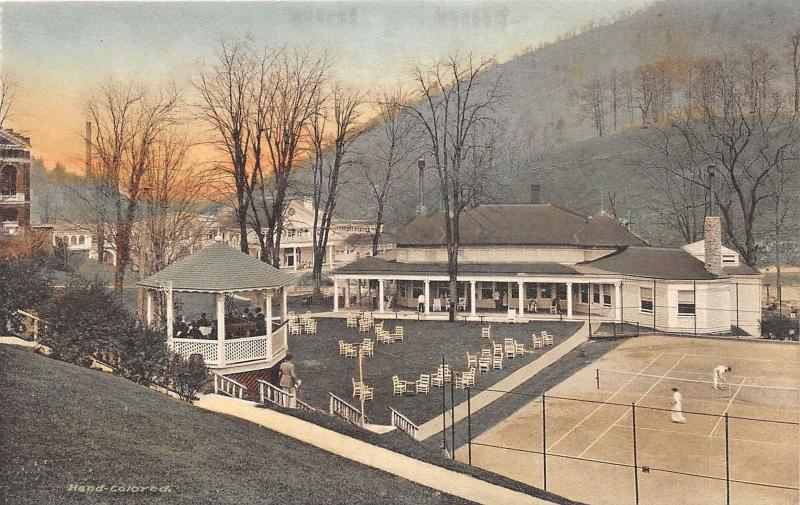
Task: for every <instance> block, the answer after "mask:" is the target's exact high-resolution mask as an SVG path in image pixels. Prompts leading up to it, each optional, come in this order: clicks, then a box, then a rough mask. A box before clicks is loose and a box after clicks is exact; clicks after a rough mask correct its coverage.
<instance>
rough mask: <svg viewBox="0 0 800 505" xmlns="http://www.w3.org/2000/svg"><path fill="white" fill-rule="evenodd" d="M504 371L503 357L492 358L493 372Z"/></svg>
mask: <svg viewBox="0 0 800 505" xmlns="http://www.w3.org/2000/svg"><path fill="white" fill-rule="evenodd" d="M502 369H503V357H502V356H492V370H502Z"/></svg>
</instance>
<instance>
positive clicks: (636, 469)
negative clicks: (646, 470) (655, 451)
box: [631, 403, 639, 505]
mask: <svg viewBox="0 0 800 505" xmlns="http://www.w3.org/2000/svg"><path fill="white" fill-rule="evenodd" d="M631 416H632V421H633V422H632V423H631V427H632V435H633V485H634V488H635V491H636V505H639V457H638V454H637V451H636V404H635V403H631Z"/></svg>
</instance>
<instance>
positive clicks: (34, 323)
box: [17, 310, 47, 341]
mask: <svg viewBox="0 0 800 505" xmlns="http://www.w3.org/2000/svg"><path fill="white" fill-rule="evenodd" d="M17 314H19V315H20V316H22V317H23V318H26V319H27V320H29V321H30V325H28V324H26V325H25V326H26V327H30V332H31V336H32V337H33V340H34V341H38V340H39V327H40V325H42V326H44V327H46V326H47V321H45V320H44V319H42V318H41V317H39V316H37V315H35V314H31V313H30V312H26V311H24V310H17Z"/></svg>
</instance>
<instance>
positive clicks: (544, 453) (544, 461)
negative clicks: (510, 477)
mask: <svg viewBox="0 0 800 505" xmlns="http://www.w3.org/2000/svg"><path fill="white" fill-rule="evenodd" d="M546 405H547V395H546V394H544V393H542V483H543V486H542V487H543V488H544V490H545V491H547V411H546V408H547V407H546Z"/></svg>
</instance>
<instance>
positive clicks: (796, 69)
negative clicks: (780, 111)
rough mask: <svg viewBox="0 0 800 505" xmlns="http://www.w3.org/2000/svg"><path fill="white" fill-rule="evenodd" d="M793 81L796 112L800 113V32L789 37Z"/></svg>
mask: <svg viewBox="0 0 800 505" xmlns="http://www.w3.org/2000/svg"><path fill="white" fill-rule="evenodd" d="M789 48H790V54H789V56H790V58H791V65H792V79H793V80H794V112H795V113H798V112H800V30H798V31H796V32H794V33H793V34H792V35H791V36H790V37H789Z"/></svg>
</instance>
